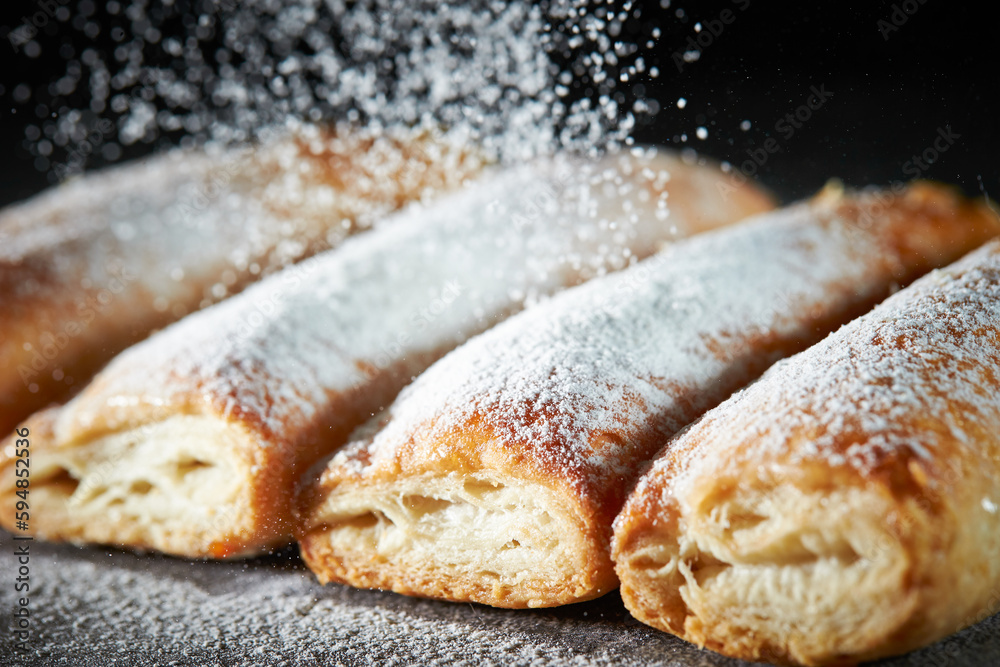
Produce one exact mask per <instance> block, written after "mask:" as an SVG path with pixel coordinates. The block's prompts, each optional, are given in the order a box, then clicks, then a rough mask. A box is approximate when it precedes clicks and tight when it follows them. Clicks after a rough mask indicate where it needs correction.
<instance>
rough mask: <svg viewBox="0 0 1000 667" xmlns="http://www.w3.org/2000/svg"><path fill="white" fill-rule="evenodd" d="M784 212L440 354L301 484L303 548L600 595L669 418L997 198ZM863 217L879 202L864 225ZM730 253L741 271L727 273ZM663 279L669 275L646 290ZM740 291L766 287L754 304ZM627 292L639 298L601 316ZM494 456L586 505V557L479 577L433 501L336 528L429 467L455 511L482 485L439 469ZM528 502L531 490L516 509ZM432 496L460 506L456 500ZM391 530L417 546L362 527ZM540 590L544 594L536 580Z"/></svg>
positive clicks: (346, 571)
mask: <svg viewBox="0 0 1000 667" xmlns="http://www.w3.org/2000/svg"><path fill="white" fill-rule="evenodd" d="M883 198H884V199H883ZM883 201H884V202H886V203H883ZM789 211H790V212H783V213H781V214H779V215H778V216H776V217H778V218H780V217H781V216H792V217H793V219H794V223H795V224H790V221H789V220H787V219H784V220H783V221H782V222H779V223H778V224H775V225H774V227H775V228H768V229H767V231H766V232H763V233H760V234H757V233H756V232H753V231H750V230H746V231H745V232H735V231H729V232H727V233H729V234H737V235H736V236H733V238H732V240H731V241H730V242H728V243H727V242H726V241H723V240H722V239H723V236H722V235H718V236H717V237H715V238H714V239H713V240H706V239H705V238H699V239H695V240H692V241H689V242H687V244H686V245H684V246H683V247H676V248H673V249H671V251H670V252H668V253H666V254H665V255H664V256H665V257H666V258H667V259H666V260H665V261H664V262H663V263H662V264H661V265H660V266H658V267H656V268H655V269H653V268H651V269H650V270H649V271H648V273H647V275H645V276H644V277H642V278H639V277H638V274H636V276H630V275H628V274H627V272H626V274H625V275H624V277H617V276H615V277H611V278H608V279H606V280H605V281H604V282H605V283H606V285H607V286H603V287H598V286H597V284H596V283H593V284H591V285H587V286H584V287H582V288H578V289H577V290H574V293H573V295H572V296H571V294H566V295H564V296H563V297H560V298H558V299H555V300H553V301H552V302H550V303H549V304H546V305H545V306H544V307H542V308H539V309H537V310H536V311H532V312H530V313H525V314H522V315H520V316H519V317H518V318H515V319H514V320H512V321H511V322H509V323H507V324H505V325H502V326H501V327H498V328H497V329H495V330H493V331H491V332H489V333H488V334H485V335H483V336H481V337H480V338H478V339H476V340H474V341H472V342H470V343H469V344H467V345H466V346H465V347H463V348H461V349H460V350H458V351H456V352H454V353H452V354H451V355H450V356H449V357H447V358H445V359H444V360H443V361H441V362H439V363H438V364H437V365H436V366H435V367H433V368H432V369H431V370H430V371H429V372H428V373H426V374H425V375H424V376H422V377H421V378H419V379H418V381H417V382H416V383H415V384H414V385H412V386H411V387H410V388H408V389H407V391H406V393H404V394H403V395H402V396H401V397H400V398H399V399H398V400H397V401H396V403H395V404H394V405H393V406H392V407H391V408H390V409H389V411H388V414H389V416H388V417H386V418H385V419H384V420H383V421H384V425H383V427H382V429H381V430H378V429H375V430H374V432H373V433H363V434H359V435H358V436H357V438H356V440H355V442H354V443H352V445H351V446H350V447H349V448H348V449H347V450H345V451H344V452H342V453H341V454H339V455H338V456H336V457H335V458H334V459H333V460H332V462H331V463H330V464H329V466H328V467H327V468H326V469H325V470H324V471H323V473H322V475H320V477H319V479H318V481H317V482H316V483H315V484H314V485H313V486H312V487H311V488H307V489H306V490H305V491H304V493H303V494H302V496H301V499H300V512H301V513H302V514H303V516H304V517H305V518H304V524H305V531H306V532H305V534H304V535H303V536H301V538H300V543H301V544H302V549H303V554H304V556H305V558H306V561H307V564H308V565H309V566H310V568H311V569H313V571H315V572H317V574H318V575H319V576H320V577H321V579H323V580H335V581H341V582H345V583H350V584H352V585H358V586H378V587H386V588H391V589H393V590H397V591H400V592H406V593H409V594H419V595H426V596H433V597H444V598H447V599H455V600H461V601H465V600H474V601H477V602H483V603H485V604H493V605H498V606H512V607H514V606H525V605H532V606H541V605H554V604H564V603H566V602H570V601H573V600H574V599H587V598H589V597H594V596H595V595H599V594H600V593H602V592H604V591H606V590H607V588H608V586H609V585H610V584H612V583H613V581H614V577H613V575H612V574H611V570H612V563H611V560H610V555H609V554H608V550H607V543H608V539H609V537H610V530H611V528H610V527H611V522H612V519H613V518H614V516H615V514H617V512H618V510H619V509H620V508H621V505H622V503H623V502H624V499H625V495H626V493H627V490H628V487H629V480H631V479H632V478H633V476H634V475H635V474H636V473H637V471H638V470H639V468H640V466H641V464H642V462H643V461H645V460H647V459H648V458H649V457H650V456H652V455H653V454H654V452H655V451H656V449H657V448H658V447H659V446H660V445H661V444H662V442H664V440H665V439H666V438H667V437H669V436H670V435H671V434H673V433H675V432H677V431H678V430H679V429H680V428H681V427H682V426H683V425H684V424H686V423H688V422H689V421H691V420H692V419H694V418H695V417H697V416H698V415H699V414H700V413H701V412H703V411H704V410H706V409H707V408H709V407H711V406H712V405H714V404H716V403H717V402H718V401H721V400H723V399H724V398H725V397H726V396H728V395H729V393H730V392H731V391H733V390H735V389H737V388H738V387H740V386H742V385H744V384H745V383H746V382H748V381H750V380H751V379H753V378H754V377H756V376H757V375H759V373H761V372H763V371H764V370H765V369H766V367H767V366H768V365H769V364H770V363H771V362H773V361H774V360H775V359H777V358H780V357H782V356H786V355H788V354H791V353H794V352H796V351H798V350H801V349H803V348H805V347H806V346H807V345H808V344H809V343H811V342H814V341H816V340H818V339H819V338H821V337H822V336H823V335H824V334H825V333H826V332H828V331H830V330H832V329H833V328H835V327H836V326H837V325H839V324H841V323H843V322H846V321H849V320H850V319H851V318H852V317H853V316H855V315H857V314H860V313H861V312H864V311H865V310H867V309H869V308H870V307H871V306H872V305H874V304H875V303H877V302H878V300H880V299H881V298H883V297H884V296H885V295H886V294H887V293H888V292H889V291H890V290H891V289H892V287H893V285H894V284H895V283H897V282H904V281H908V280H911V279H912V278H913V277H914V276H916V275H919V274H920V273H922V272H923V271H925V270H927V269H928V268H929V266H930V263H931V262H933V261H939V260H944V259H945V258H954V257H955V256H956V255H957V254H959V253H961V252H963V251H965V250H967V249H969V248H971V247H975V246H976V245H978V244H979V243H981V242H982V241H984V240H985V239H986V238H989V237H990V236H992V235H994V234H995V233H996V224H995V223H994V222H993V220H992V219H991V218H990V216H989V215H988V211H985V210H983V209H982V208H981V207H980V206H978V205H976V204H974V203H970V202H966V201H964V200H962V199H961V198H960V197H958V196H956V195H955V194H953V193H951V192H950V191H947V190H944V189H942V188H938V187H935V186H931V185H928V184H918V185H916V186H914V187H913V188H911V189H909V190H908V191H907V192H905V193H903V195H901V196H899V197H892V196H889V195H885V194H882V193H870V194H862V195H859V196H854V197H844V196H842V194H840V193H836V194H835V193H831V192H830V191H827V192H825V193H824V194H822V195H821V196H820V197H819V198H817V199H816V200H815V201H814V202H812V203H811V204H810V205H807V206H800V207H798V208H796V209H790V210H789ZM865 216H869V217H870V221H869V222H868V223H867V224H861V221H863V220H866V219H867V218H866V217H865ZM799 218H804V219H802V220H800V219H799ZM760 224H761V225H766V224H767V223H760ZM748 227H749V225H748ZM738 234H743V236H738ZM755 234H757V237H755V236H754V235H755ZM758 237H759V238H758ZM683 253H690V254H691V257H684V256H682V254H683ZM699 253H700V254H699ZM700 256H704V257H705V260H704V261H701V260H699V259H698V258H699V257H700ZM832 257H836V258H837V259H836V260H831V259H830V258H832ZM708 258H711V260H712V261H709V259H708ZM830 264H832V266H830ZM640 266H641V265H640ZM765 267H766V268H765ZM775 267H780V268H775ZM724 271H730V272H732V275H729V274H726V279H720V274H721V273H723V272H724ZM768 271H777V272H778V273H770V274H768ZM650 276H652V278H651V279H650ZM761 276H764V277H761ZM650 280H651V281H652V283H654V284H655V285H656V286H655V287H653V288H650V289H647V287H648V284H647V283H649V281H650ZM738 281H744V283H745V284H740V283H738ZM687 283H692V287H690V288H688V285H687ZM747 285H749V286H750V287H749V288H748V287H747ZM678 286H683V288H684V289H685V290H687V291H685V292H684V293H683V296H674V294H675V292H674V290H677V289H678ZM741 288H742V289H748V290H749V293H747V294H744V293H741V292H738V290H739V289H741ZM813 288H815V291H810V290H813ZM698 290H701V292H699V291H698ZM798 290H800V291H801V292H800V291H798ZM692 293H693V296H692ZM734 295H736V296H734ZM743 297H746V298H747V299H748V300H751V301H754V303H753V304H752V306H751V307H750V308H748V307H747V305H746V303H744V302H743V301H742V299H743ZM671 300H672V308H673V309H675V310H677V311H679V312H682V313H683V312H685V309H691V310H698V309H701V310H703V312H702V313H701V315H702V316H701V317H698V316H693V317H690V318H685V317H681V318H678V317H675V316H674V315H671V314H670V313H669V311H667V312H664V310H663V309H664V306H663V304H665V303H670V302H671ZM617 308H622V309H624V312H625V313H626V314H624V315H621V316H616V315H614V314H612V315H610V316H607V315H608V313H609V312H612V313H613V311H614V310H615V309H617ZM630 308H631V310H630ZM658 309H659V312H657V311H658ZM657 317H658V318H660V319H657V320H656V321H655V323H651V322H650V321H649V318H653V319H655V318H657ZM677 322H680V323H681V324H677ZM609 332H610V333H609ZM650 341H659V343H658V344H657V345H654V346H651V345H650ZM651 347H652V348H653V349H651ZM675 348H676V349H675ZM604 358H608V359H609V361H608V362H607V363H605V361H603V359H604ZM633 364H635V365H636V368H638V370H632V368H633ZM691 364H696V365H697V370H694V371H692V370H690V368H689V366H690V365H691ZM623 368H624V369H628V370H626V371H622V370H621V369H623ZM605 385H606V387H605ZM588 414H595V415H603V417H595V418H589V417H587V416H586V415H588ZM373 428H374V427H373ZM484 474H486V475H487V476H488V477H490V478H491V479H494V478H496V479H503V480H508V481H505V482H504V483H505V484H507V485H508V486H511V485H512V484H511V482H510V481H509V480H517V482H518V483H520V484H522V485H524V488H526V489H528V488H543V489H546V490H548V491H549V492H551V494H552V495H553V497H554V498H555V499H556V500H554V501H553V502H555V503H557V504H559V505H561V506H564V507H567V508H572V509H571V510H570V511H567V512H564V514H567V515H572V516H573V517H575V519H576V520H575V521H574V522H567V524H566V525H567V528H566V530H567V531H568V532H572V533H573V535H575V536H576V537H575V539H574V542H575V544H574V547H573V548H574V549H576V550H577V554H578V555H580V557H581V560H582V561H584V562H585V563H586V565H585V566H582V567H579V568H574V569H573V573H572V574H569V575H565V578H564V579H563V580H562V584H561V585H560V584H557V583H555V582H553V581H549V580H546V579H545V576H548V575H547V574H538V575H537V576H535V577H532V576H531V575H530V574H525V573H523V572H515V571H514V570H512V571H511V573H509V575H508V579H509V580H515V579H517V581H518V582H519V583H517V584H516V585H515V584H509V582H508V584H504V585H503V586H501V587H500V588H499V589H495V588H494V587H492V586H490V585H487V583H486V582H489V581H492V577H493V576H494V574H495V573H494V572H493V571H492V570H490V569H489V568H485V566H484V573H483V578H482V579H477V578H476V576H475V573H473V572H470V571H469V569H470V568H472V565H471V563H473V561H476V560H477V558H478V556H476V555H474V554H468V555H467V558H468V562H466V561H462V560H461V559H457V560H454V562H452V563H451V564H450V566H449V565H448V564H443V563H440V562H435V561H434V560H433V557H434V554H433V553H432V552H431V551H430V549H429V548H427V549H425V550H426V551H428V552H429V557H428V560H427V561H426V562H425V563H420V562H419V559H418V558H417V557H416V555H415V553H416V552H417V551H419V550H421V549H424V546H421V540H423V539H424V537H422V536H421V532H422V531H425V532H426V529H423V528H421V525H422V524H426V523H427V518H426V517H425V516H423V515H420V516H416V515H412V514H411V515H407V514H406V513H402V514H400V515H399V516H398V517H396V518H395V519H394V518H392V517H389V520H388V523H385V524H384V525H383V524H378V525H373V526H372V528H371V530H370V531H368V532H367V533H359V535H360V537H358V538H357V539H355V542H356V543H357V544H356V545H352V544H351V543H350V540H349V539H348V538H347V537H345V536H344V534H346V533H345V531H344V530H341V527H342V526H348V525H349V524H350V523H351V522H352V521H355V520H356V519H357V517H360V516H367V515H368V514H372V513H375V514H378V513H385V512H386V511H388V510H387V508H388V507H389V506H390V505H389V499H390V498H391V496H392V494H393V493H394V492H395V493H399V492H400V491H399V489H400V488H403V487H404V486H407V485H408V484H409V483H410V481H411V480H417V479H419V480H432V481H433V480H438V481H437V482H434V484H436V486H435V485H434V484H431V482H427V484H428V485H429V487H430V486H433V488H434V489H436V491H434V492H435V493H438V494H439V495H433V496H432V497H434V498H436V499H437V500H440V501H447V502H448V503H449V505H447V507H446V509H448V510H449V511H450V509H451V508H452V506H457V507H463V506H465V505H468V504H470V502H471V501H468V500H466V499H463V498H461V497H459V496H458V495H455V494H454V493H452V492H451V491H449V490H448V489H447V488H446V486H447V485H445V484H444V483H443V481H440V480H444V479H445V478H452V477H459V478H472V477H475V476H477V475H479V476H481V475H484ZM394 490H395V491H394ZM427 493H431V491H428V492H427ZM366 498H367V499H368V500H367V501H365V500H364V499H366ZM366 502H367V503H368V505H366V504H365V503H366ZM463 503H465V505H463ZM366 508H367V509H366ZM529 510H530V511H535V506H534V505H531V506H529V507H527V508H522V509H521V510H520V511H522V512H527V511H529ZM437 513H438V514H441V516H442V517H443V518H442V519H441V520H440V521H441V522H442V523H443V524H447V523H448V521H447V516H446V513H445V511H443V510H442V511H438V512H437ZM449 525H458V522H457V521H452V523H451V524H449ZM345 530H348V532H349V531H350V530H354V528H353V526H350V527H349V529H345ZM470 530H472V529H471V528H470ZM381 534H386V535H389V534H391V535H396V536H397V538H398V540H409V541H410V542H411V543H412V548H411V549H410V550H409V551H407V550H405V549H402V548H397V547H396V546H395V543H393V545H391V546H388V547H382V546H379V547H378V548H377V549H373V548H372V547H370V546H368V545H366V544H365V540H368V541H373V542H378V540H376V539H375V537H373V536H377V535H381ZM397 538H393V539H397ZM331 540H333V541H336V542H337V544H336V546H334V545H331ZM383 541H385V540H383ZM519 542H521V547H522V548H523V547H526V546H530V545H525V544H524V543H523V540H520V539H519ZM471 543H472V542H471V539H470V544H471ZM470 550H471V549H470ZM456 558H457V557H456ZM415 569H416V570H415ZM577 572H579V576H577V574H576V573H577ZM560 576H562V575H560ZM581 581H587V582H591V583H590V585H592V586H594V588H587V587H586V585H581V583H580V582H581ZM421 587H422V588H421ZM543 589H546V590H549V591H550V597H548V598H539V597H538V596H539V591H540V590H543ZM498 590H499V592H498Z"/></svg>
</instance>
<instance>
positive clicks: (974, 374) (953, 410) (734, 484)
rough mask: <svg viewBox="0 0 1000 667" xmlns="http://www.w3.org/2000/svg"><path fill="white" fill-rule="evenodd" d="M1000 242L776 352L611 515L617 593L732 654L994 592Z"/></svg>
mask: <svg viewBox="0 0 1000 667" xmlns="http://www.w3.org/2000/svg"><path fill="white" fill-rule="evenodd" d="M998 391H1000V243H998V242H993V243H991V244H989V245H988V246H987V247H985V248H983V249H981V250H979V251H977V252H975V253H973V254H972V255H970V256H969V257H967V258H965V259H964V260H962V261H960V262H958V263H957V264H955V265H953V266H951V267H949V268H948V269H945V270H943V271H939V272H934V273H932V274H931V275H929V276H927V277H925V278H923V279H922V280H920V281H918V282H917V283H915V284H914V285H913V286H911V287H910V288H908V289H906V290H903V291H902V292H900V293H898V294H896V295H895V296H893V297H892V298H890V299H889V300H887V301H886V302H885V303H884V304H882V305H880V306H879V307H878V308H877V309H875V310H874V311H873V312H871V313H870V314H868V315H865V316H864V317H862V318H860V319H858V320H856V321H854V322H852V323H851V324H850V325H848V326H846V327H844V328H842V329H841V330H839V331H838V332H836V333H835V334H833V335H831V336H830V337H829V338H827V339H826V340H824V341H823V342H822V343H820V344H818V345H816V346H814V347H813V348H811V349H809V350H807V351H806V352H803V353H802V354H800V355H798V356H796V357H793V358H791V359H789V360H787V361H785V362H781V363H780V364H778V365H776V366H775V367H774V368H773V369H771V370H770V371H768V373H767V374H766V375H765V376H764V377H763V378H762V379H761V380H760V381H759V382H757V383H756V384H754V385H751V386H750V387H749V388H747V389H746V390H744V391H743V392H741V393H739V394H737V395H736V396H734V397H733V398H731V399H730V400H729V401H727V402H726V403H723V404H722V405H721V406H719V407H718V408H716V409H715V410H712V411H710V412H709V413H708V414H707V415H705V417H704V418H703V419H701V420H700V421H698V422H697V423H695V424H694V425H693V426H692V427H691V428H690V429H689V430H687V431H686V432H684V433H683V434H682V435H680V436H678V437H677V438H676V439H675V440H674V441H672V442H671V443H670V444H668V445H667V447H666V448H665V450H664V452H663V454H662V455H661V457H660V458H658V459H657V460H656V462H655V463H654V464H653V466H652V469H651V470H650V471H649V472H648V473H646V474H645V475H644V476H643V478H642V479H641V480H640V481H639V482H638V484H637V486H636V489H635V491H634V493H633V494H632V496H631V497H630V498H629V501H628V503H627V504H626V506H625V508H624V510H623V511H622V513H621V514H620V515H619V517H618V518H617V520H616V528H615V537H614V543H613V550H614V559H615V562H616V569H617V572H618V574H619V576H620V577H621V580H622V598H623V599H624V601H625V604H626V606H627V607H628V608H629V609H630V611H632V613H633V614H634V615H635V616H636V617H637V618H638V619H639V620H641V621H643V622H645V623H648V624H650V625H653V626H655V627H658V628H661V629H664V630H667V631H669V632H672V633H674V634H676V635H678V636H680V637H683V638H685V639H688V640H689V641H692V642H695V643H698V644H699V645H702V646H706V647H708V648H711V649H713V650H716V651H719V652H722V653H725V654H726V655H729V656H733V657H737V658H742V659H748V660H762V661H767V662H778V663H783V664H785V663H787V664H804V665H824V664H851V663H855V662H860V661H865V660H872V659H876V658H879V657H884V656H888V655H893V654H897V653H903V652H906V651H909V650H912V649H915V648H918V647H920V646H924V645H926V644H929V643H931V642H933V641H935V640H937V639H940V638H942V637H944V636H946V635H948V634H950V633H952V632H955V631H957V630H959V629H960V628H963V627H965V626H967V625H971V624H972V623H975V622H977V621H979V620H982V619H983V618H985V617H986V616H988V615H990V614H991V613H994V612H995V611H996V610H997V604H998V602H1000V509H998V506H1000V502H998V499H1000V467H998V466H1000V435H998V434H1000V403H998V402H997V400H996V396H997V392H998Z"/></svg>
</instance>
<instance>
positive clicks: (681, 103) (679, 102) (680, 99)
mask: <svg viewBox="0 0 1000 667" xmlns="http://www.w3.org/2000/svg"><path fill="white" fill-rule="evenodd" d="M687 105H688V101H687V100H686V99H684V98H683V97H678V98H677V108H678V109H683V108H684V107H686V106H687Z"/></svg>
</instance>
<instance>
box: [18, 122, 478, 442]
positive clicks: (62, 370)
mask: <svg viewBox="0 0 1000 667" xmlns="http://www.w3.org/2000/svg"><path fill="white" fill-rule="evenodd" d="M480 168H481V160H480V159H479V158H478V157H477V156H476V155H474V154H473V153H472V152H471V151H469V150H467V149H466V148H458V147H455V146H452V145H449V144H448V143H447V142H444V141H439V140H438V139H436V138H434V137H433V136H432V135H431V134H430V133H428V132H421V133H418V132H413V133H410V134H409V135H406V134H404V133H402V132H400V133H398V136H396V135H392V134H385V135H375V134H373V133H371V132H364V131H359V130H346V129H341V130H338V131H336V132H334V131H331V130H320V129H317V128H306V129H303V130H302V131H300V132H299V133H297V134H292V135H290V136H287V137H283V138H280V139H279V140H277V141H274V142H271V143H268V144H265V145H263V146H261V147H259V148H254V149H247V150H245V151H243V152H239V151H233V152H229V153H223V154H221V155H212V156H208V155H201V154H196V153H177V154H169V155H166V156H161V157H158V158H153V159H150V160H147V161H144V162H139V163H135V164H131V165H124V166H121V167H117V168H115V169H112V170H109V171H106V172H102V173H98V174H94V175H90V176H86V177H84V178H82V179H79V180H78V181H71V182H69V183H67V184H66V185H63V186H60V187H59V188H56V189H54V190H52V191H49V192H46V193H43V194H42V195H40V196H38V197H36V198H34V199H32V200H30V201H28V202H26V203H23V204H19V205H16V206H12V207H10V208H8V209H6V210H4V211H3V212H2V213H0V248H2V251H0V312H3V314H4V317H3V324H2V326H0V437H2V436H5V435H7V434H8V433H9V432H10V430H11V429H13V428H14V426H15V425H16V424H17V423H18V422H19V421H21V420H22V419H24V418H26V417H27V416H28V415H29V414H31V412H33V411H34V410H37V409H40V408H42V407H44V406H46V405H49V404H51V403H53V402H61V401H64V400H66V399H67V398H68V397H69V396H71V395H72V394H73V393H75V392H76V391H77V390H78V389H79V388H80V387H82V386H84V385H85V384H86V381H87V380H89V379H90V377H92V376H93V375H94V373H96V372H97V371H98V370H99V369H100V368H101V367H102V366H104V364H106V363H107V362H108V361H109V360H110V359H111V358H112V357H113V356H114V355H115V354H117V353H118V352H120V351H121V350H124V349H125V348H127V347H129V346H130V345H132V344H134V343H136V342H138V341H140V340H142V339H144V338H145V337H146V336H148V335H149V334H150V332H152V331H155V330H156V329H159V328H161V327H163V326H165V325H167V324H169V323H171V322H173V321H176V320H177V319H179V318H180V317H181V316H183V315H184V314H186V313H190V312H192V311H195V310H197V309H199V308H203V307H205V306H207V305H209V304H211V303H213V302H215V301H218V300H219V299H220V298H222V297H224V296H229V295H232V294H235V293H237V292H239V291H241V290H242V289H243V288H244V287H245V286H246V285H248V284H250V283H251V282H254V281H255V280H257V279H258V278H259V277H260V276H262V275H266V274H268V273H271V272H273V271H275V270H277V269H280V268H281V267H282V266H284V265H286V264H289V263H291V262H294V261H298V260H301V259H303V258H305V257H308V256H310V255H313V254H315V253H317V252H319V251H321V250H325V249H328V248H330V247H333V246H335V245H337V244H338V243H339V242H340V241H341V240H343V239H344V238H346V237H347V236H348V235H349V234H352V233H354V232H356V231H359V230H363V229H366V228H367V227H369V226H370V225H371V223H372V222H373V220H375V219H377V218H379V217H381V216H384V215H385V214H387V213H389V212H391V211H393V210H396V209H399V208H401V207H403V206H404V205H405V204H407V203H408V202H411V201H414V200H419V199H421V198H424V197H426V196H428V195H429V194H431V193H433V192H435V191H439V190H442V189H449V188H454V187H455V186H457V185H458V184H460V183H461V182H463V180H464V179H466V178H468V177H470V176H472V175H475V174H476V173H477V172H478V171H479V170H480Z"/></svg>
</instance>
